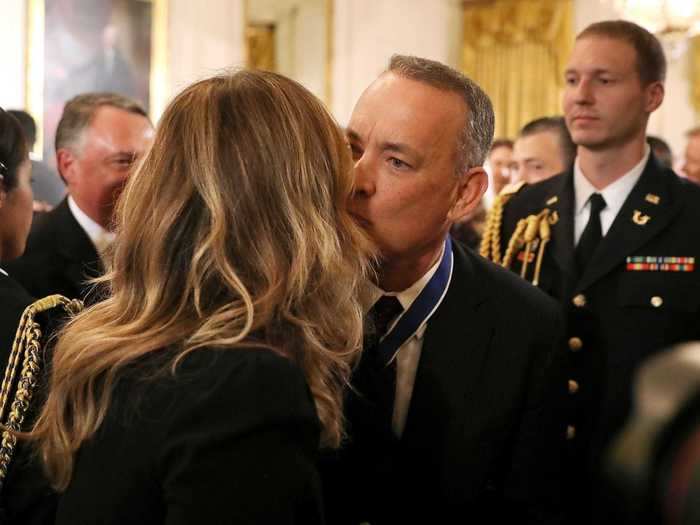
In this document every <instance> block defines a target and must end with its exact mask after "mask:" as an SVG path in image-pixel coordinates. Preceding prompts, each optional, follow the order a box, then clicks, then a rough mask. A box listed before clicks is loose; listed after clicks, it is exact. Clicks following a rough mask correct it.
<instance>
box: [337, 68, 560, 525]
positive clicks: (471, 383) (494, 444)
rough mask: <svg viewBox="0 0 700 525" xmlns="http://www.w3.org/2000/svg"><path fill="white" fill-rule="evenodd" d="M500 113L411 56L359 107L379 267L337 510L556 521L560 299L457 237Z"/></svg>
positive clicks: (470, 88) (408, 517)
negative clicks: (456, 225)
mask: <svg viewBox="0 0 700 525" xmlns="http://www.w3.org/2000/svg"><path fill="white" fill-rule="evenodd" d="M493 123H494V117H493V109H492V106H491V103H490V101H489V99H488V97H487V96H486V95H485V93H484V92H483V91H482V90H481V89H480V88H479V87H478V86H477V85H476V84H474V83H473V82H472V81H471V80H469V79H467V78H466V77H464V76H463V75H461V74H460V73H458V72H456V71H454V70H452V69H450V68H448V67H447V66H445V65H443V64H440V63H437V62H433V61H430V60H426V59H421V58H416V57H406V56H395V57H393V58H392V60H391V64H390V66H389V69H388V71H387V72H385V73H384V74H382V75H381V76H380V77H379V78H378V79H377V80H376V81H375V82H374V83H373V84H372V85H371V86H370V87H369V88H368V89H367V90H366V91H365V92H364V94H363V95H362V97H361V98H360V100H359V102H358V103H357V105H356V107H355V110H354V112H353V114H352V117H351V119H350V123H349V126H348V129H347V134H348V139H349V142H350V146H351V149H352V154H353V158H354V160H355V168H354V170H355V171H354V175H355V184H356V189H355V193H354V195H353V197H352V199H351V203H350V209H351V211H352V213H353V214H354V216H355V217H356V218H357V220H358V221H359V222H360V223H361V224H362V225H363V226H364V227H365V229H366V230H367V232H368V233H369V234H370V236H371V237H372V238H373V239H374V241H375V242H376V244H377V246H378V248H379V252H380V264H379V267H378V269H377V272H378V279H377V282H376V283H368V285H369V289H368V292H367V295H368V300H367V306H368V307H369V306H372V305H374V306H372V310H371V311H370V317H372V319H373V321H374V328H375V329H374V330H373V331H369V334H368V337H367V339H366V341H365V351H364V355H363V358H362V362H361V363H360V364H359V366H358V368H357V370H356V371H355V373H354V376H353V385H354V388H355V390H354V391H353V393H352V394H351V395H350V396H349V399H348V400H347V418H348V421H349V438H348V443H347V444H346V446H345V447H344V448H343V449H342V450H341V451H340V452H339V454H338V455H336V456H333V457H328V458H326V463H325V465H324V469H323V470H324V474H325V480H324V492H326V494H327V498H328V499H327V512H328V521H329V523H359V522H361V521H369V522H371V523H372V524H373V525H376V524H382V523H409V522H411V523H417V522H421V520H427V521H425V522H426V523H429V522H436V521H441V520H443V519H447V518H446V516H448V515H449V516H453V513H454V512H457V513H459V514H458V515H460V516H463V517H464V519H466V518H467V517H469V518H470V519H473V520H474V522H475V523H480V522H482V520H486V519H491V520H496V518H497V517H498V516H499V515H501V514H504V515H507V516H511V517H512V516H517V519H518V521H519V522H520V523H539V522H547V521H551V520H556V512H555V511H554V509H553V508H552V507H553V506H556V501H557V499H556V485H557V476H556V471H557V465H558V463H559V460H560V457H559V455H558V453H557V451H558V450H559V449H560V445H563V432H564V428H563V424H561V425H560V424H559V423H560V419H559V417H558V413H557V409H558V406H559V405H560V402H561V400H562V398H563V397H564V395H565V381H564V378H563V376H561V377H560V375H559V374H558V370H559V368H558V366H557V356H556V355H555V352H556V346H557V339H558V337H557V335H558V334H557V332H558V330H557V329H558V327H559V317H558V315H557V308H556V304H555V303H554V302H553V301H551V300H550V299H549V298H547V297H546V295H545V294H542V293H540V292H539V291H538V290H536V289H535V288H532V287H529V286H527V285H526V283H524V282H522V281H521V280H519V279H517V278H516V277H515V276H513V275H512V274H510V273H508V272H506V271H503V270H501V269H499V268H497V267H496V266H494V265H492V264H491V263H489V262H488V261H486V260H484V259H481V258H480V257H478V256H477V255H475V254H474V253H472V252H471V251H469V250H466V249H464V248H463V247H462V246H461V245H459V244H458V243H451V242H450V238H449V236H448V231H449V228H450V226H451V224H452V223H453V222H454V221H456V220H458V219H459V218H461V217H462V216H463V215H465V214H467V213H469V212H470V211H471V210H472V209H473V208H474V207H476V206H477V204H478V203H479V201H480V199H481V197H482V195H483V193H484V190H485V189H486V184H487V183H486V173H485V172H484V169H483V168H482V163H483V161H484V158H485V157H486V154H487V153H488V151H489V145H490V142H491V139H492V135H493V125H494V124H493ZM562 354H563V353H562ZM460 519H461V518H460Z"/></svg>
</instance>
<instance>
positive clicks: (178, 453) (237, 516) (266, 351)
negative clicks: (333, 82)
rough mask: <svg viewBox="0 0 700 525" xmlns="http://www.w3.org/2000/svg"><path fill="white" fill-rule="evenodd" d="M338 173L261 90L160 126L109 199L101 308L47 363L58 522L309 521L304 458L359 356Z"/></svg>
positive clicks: (192, 92)
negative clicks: (110, 244)
mask: <svg viewBox="0 0 700 525" xmlns="http://www.w3.org/2000/svg"><path fill="white" fill-rule="evenodd" d="M351 162H352V161H351V158H350V152H349V150H348V148H347V145H346V142H345V139H344V137H343V135H342V134H341V131H340V129H339V128H338V126H337V125H336V123H335V122H334V121H333V119H332V117H330V116H329V114H328V113H327V112H326V111H325V110H324V107H323V104H322V103H321V102H320V101H319V100H318V99H316V98H315V97H314V96H313V95H312V94H311V93H310V92H309V91H307V90H306V89H305V88H303V87H302V86H301V85H300V84H297V83H296V82H294V81H291V80H289V79H287V78H285V77H282V76H280V75H277V74H274V73H269V72H262V71H242V72H238V73H235V74H233V75H230V76H221V77H215V78H212V79H208V80H204V81H201V82H198V83H196V84H194V85H192V86H191V87H189V88H187V89H186V90H185V91H184V92H183V93H181V94H180V95H179V96H177V97H176V98H175V100H174V101H173V102H172V103H171V105H170V106H169V108H168V109H166V111H165V113H164V115H163V117H162V119H161V123H160V125H159V128H158V131H157V134H156V137H155V143H154V146H153V148H152V149H151V150H150V152H149V153H148V154H147V156H146V158H145V160H144V161H143V163H142V164H141V165H140V167H139V169H138V170H137V172H136V173H135V175H134V176H133V177H132V178H131V180H130V182H129V184H128V185H127V188H126V190H125V192H124V194H123V195H122V197H121V199H120V202H119V206H118V210H117V216H116V222H117V229H116V231H117V238H116V240H115V245H114V251H113V257H112V258H111V263H110V265H111V268H110V271H109V272H108V273H107V274H106V276H105V277H104V278H103V279H102V280H103V282H104V283H105V284H106V285H107V286H108V287H109V289H110V290H111V296H110V297H108V298H106V299H105V300H104V301H102V302H100V303H97V304H96V305H94V306H92V307H91V308H89V309H88V310H86V311H85V312H84V313H83V314H81V315H79V316H78V317H77V318H75V319H74V320H73V321H72V322H71V323H70V325H69V326H68V327H67V329H66V330H65V331H64V332H63V334H62V335H61V337H60V339H59V343H58V346H57V348H56V351H55V353H54V357H53V365H52V376H51V384H50V391H49V394H48V399H47V402H46V404H45V405H44V408H43V411H42V412H41V415H40V417H39V419H38V421H37V424H36V426H35V429H34V431H35V434H36V437H37V438H38V446H39V449H40V452H41V457H42V458H43V460H44V462H45V466H46V470H47V472H48V474H49V477H50V479H51V480H52V482H53V484H54V486H55V487H56V488H57V489H58V490H59V491H64V493H63V495H62V497H61V499H60V502H59V507H58V512H57V521H56V523H58V524H66V523H71V524H73V523H98V522H99V523H103V524H111V523H114V524H117V523H118V524H123V523H133V522H140V523H166V522H167V523H304V524H314V523H322V522H323V515H322V508H321V500H320V495H321V494H320V485H319V479H318V474H317V471H316V466H315V459H316V453H317V450H318V448H319V444H321V445H324V446H337V445H338V444H339V443H340V441H341V436H342V435H343V417H342V395H343V387H344V386H345V384H346V383H347V380H348V376H349V373H350V369H351V365H352V364H353V362H354V360H355V359H356V357H357V352H358V349H359V347H360V345H361V340H362V308H361V306H360V304H359V301H358V300H357V298H356V292H357V289H358V287H359V283H360V282H364V278H365V277H366V271H365V268H366V264H365V261H366V260H367V257H366V255H367V253H368V241H367V240H366V238H365V237H364V235H363V234H362V232H361V230H360V229H359V227H358V226H357V224H356V223H355V222H354V220H353V219H352V216H351V215H350V214H349V213H348V211H347V210H346V204H347V202H348V198H349V196H350V194H351V191H352V180H351V167H352V164H351ZM261 195H264V196H265V198H264V199H261V198H260V197H261Z"/></svg>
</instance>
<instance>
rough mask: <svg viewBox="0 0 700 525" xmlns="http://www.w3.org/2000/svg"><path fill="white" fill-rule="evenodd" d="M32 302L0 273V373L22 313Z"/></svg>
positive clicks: (18, 287)
mask: <svg viewBox="0 0 700 525" xmlns="http://www.w3.org/2000/svg"><path fill="white" fill-rule="evenodd" d="M4 266H5V265H3V267H4ZM8 273H9V271H8ZM32 302H34V299H33V298H32V296H31V295H29V293H28V292H27V291H26V290H25V289H24V288H22V286H20V285H19V284H18V283H17V282H16V281H15V280H14V279H13V278H11V277H7V276H6V275H4V274H2V273H0V304H1V305H2V306H0V371H2V370H5V366H6V365H7V358H8V357H9V355H10V351H11V350H12V342H13V341H14V340H15V334H16V333H17V326H18V325H19V319H20V317H22V312H24V309H25V308H26V307H27V306H29V305H30V304H32Z"/></svg>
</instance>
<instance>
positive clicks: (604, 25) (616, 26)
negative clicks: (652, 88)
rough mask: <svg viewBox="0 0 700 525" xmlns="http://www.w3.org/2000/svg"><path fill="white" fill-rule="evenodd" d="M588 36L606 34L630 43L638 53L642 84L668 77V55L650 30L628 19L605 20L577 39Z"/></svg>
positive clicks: (590, 26)
mask: <svg viewBox="0 0 700 525" xmlns="http://www.w3.org/2000/svg"><path fill="white" fill-rule="evenodd" d="M588 36H604V37H606V38H610V39H613V40H622V41H623V42H627V43H628V44H630V45H631V46H632V47H633V48H634V50H635V52H636V54H637V71H638V73H639V80H641V82H642V85H644V86H648V85H649V84H651V83H652V82H663V81H664V80H665V79H666V56H665V55H664V50H663V47H661V43H660V42H659V39H658V38H656V37H655V36H654V35H652V34H651V33H650V32H649V31H647V30H646V29H644V28H643V27H641V26H638V25H637V24H634V23H632V22H628V21H627V20H605V21H604V22H596V23H595V24H591V25H589V26H588V27H587V28H586V29H584V30H583V31H581V32H580V33H579V34H578V36H577V37H576V40H580V39H582V38H585V37H588Z"/></svg>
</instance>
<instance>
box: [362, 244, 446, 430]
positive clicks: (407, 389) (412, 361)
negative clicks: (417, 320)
mask: <svg viewBox="0 0 700 525" xmlns="http://www.w3.org/2000/svg"><path fill="white" fill-rule="evenodd" d="M444 250H445V248H444V247H443V251H442V252H441V253H440V257H439V258H438V260H437V262H436V263H435V264H434V265H433V266H431V267H430V269H429V270H428V271H427V272H426V273H425V274H424V275H423V277H421V278H420V279H418V280H417V281H416V282H415V283H413V284H412V285H411V286H409V287H408V288H406V289H405V290H403V291H401V292H385V291H383V290H382V289H381V288H379V287H377V286H376V285H375V284H373V283H367V287H368V289H367V292H366V296H365V299H366V300H367V303H365V304H366V305H369V306H368V308H367V311H369V309H370V308H371V307H372V306H373V305H374V303H376V302H377V301H378V300H379V298H380V297H381V296H383V295H393V296H395V297H396V298H397V299H398V300H399V302H400V303H401V306H403V311H404V313H405V312H406V310H408V309H409V308H410V306H411V305H412V304H413V301H415V300H416V299H417V298H418V296H419V295H420V293H421V292H422V291H423V288H425V286H426V285H427V284H428V282H429V281H430V279H431V278H432V276H433V275H434V274H435V272H436V271H437V269H438V266H440V261H441V260H442V256H443V254H444ZM451 280H452V274H450V277H449V279H448V281H447V287H446V288H445V292H447V290H448V289H449V287H450V281H451ZM444 297H445V294H444V293H443V295H442V297H440V300H439V301H438V303H437V305H436V307H435V308H433V311H432V313H431V314H430V315H429V316H428V317H427V318H426V319H425V320H424V321H423V323H422V324H421V325H420V326H419V327H418V329H417V330H416V331H415V333H414V334H413V335H412V336H411V337H409V338H408V339H407V340H406V342H405V343H404V344H403V345H401V347H400V348H399V350H398V352H397V353H396V355H395V356H394V359H396V392H395V397H394V412H393V415H392V418H391V428H392V430H393V432H394V435H395V436H397V437H401V435H402V434H403V430H404V427H405V426H406V416H408V409H409V407H410V404H411V395H412V394H413V385H414V383H415V380H416V371H417V370H418V361H420V355H421V351H422V349H423V336H424V335H425V330H426V328H427V326H428V320H429V319H430V317H431V316H432V315H433V313H435V311H436V310H437V307H438V306H439V305H440V303H442V300H443V299H444ZM402 316H403V313H402V314H401V315H400V316H399V317H397V318H396V319H395V320H394V321H393V322H392V323H391V325H389V331H391V329H393V327H394V326H395V325H396V323H398V321H399V319H401V317H402ZM387 333H388V332H387ZM434 350H437V349H434Z"/></svg>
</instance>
